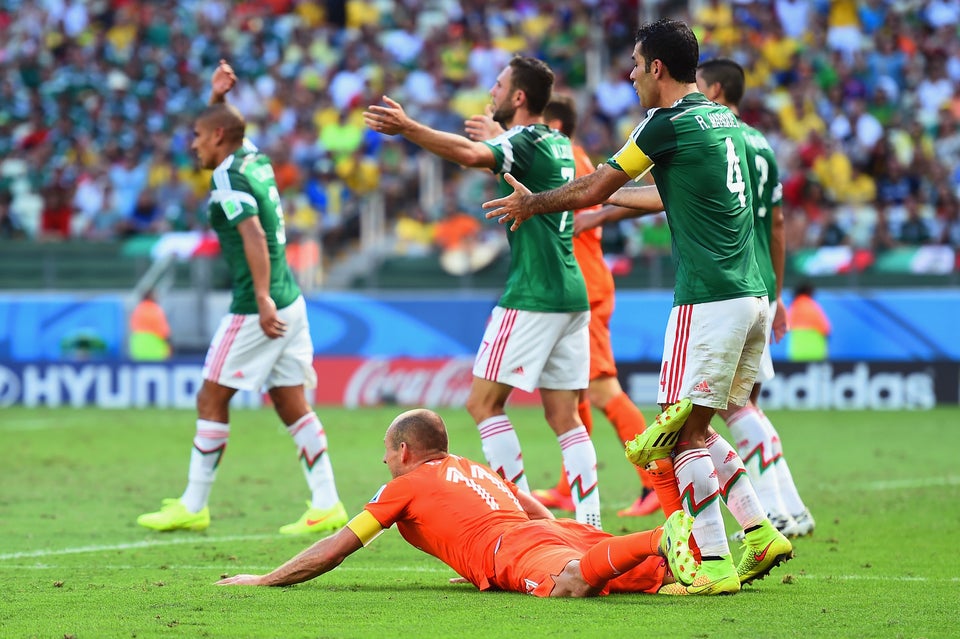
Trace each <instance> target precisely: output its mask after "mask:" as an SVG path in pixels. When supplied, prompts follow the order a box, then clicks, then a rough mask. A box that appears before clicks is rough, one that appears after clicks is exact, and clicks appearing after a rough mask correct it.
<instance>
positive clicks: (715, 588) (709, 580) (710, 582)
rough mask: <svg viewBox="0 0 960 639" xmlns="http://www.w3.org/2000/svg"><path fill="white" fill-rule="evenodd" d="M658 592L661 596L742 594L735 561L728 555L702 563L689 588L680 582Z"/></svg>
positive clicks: (664, 587) (668, 585)
mask: <svg viewBox="0 0 960 639" xmlns="http://www.w3.org/2000/svg"><path fill="white" fill-rule="evenodd" d="M657 592H658V593H659V594H661V595H732V594H734V593H737V592H740V578H739V577H738V576H737V568H736V566H734V565H733V559H732V558H731V557H730V556H729V555H727V556H726V557H721V558H720V559H711V560H708V561H704V562H702V563H701V564H700V568H699V569H698V570H697V576H696V577H694V578H693V583H692V584H690V585H689V586H684V585H683V584H682V583H679V582H678V583H673V584H667V585H666V586H663V587H662V588H661V589H660V590H658V591H657Z"/></svg>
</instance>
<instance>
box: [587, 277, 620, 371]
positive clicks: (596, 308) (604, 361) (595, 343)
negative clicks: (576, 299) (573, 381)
mask: <svg viewBox="0 0 960 639" xmlns="http://www.w3.org/2000/svg"><path fill="white" fill-rule="evenodd" d="M612 315H613V295H607V296H604V297H602V298H600V299H599V300H594V301H592V302H590V379H591V380H594V379H597V378H599V377H616V376H617V365H616V363H615V362H614V360H613V345H611V344H610V317H611V316H612Z"/></svg>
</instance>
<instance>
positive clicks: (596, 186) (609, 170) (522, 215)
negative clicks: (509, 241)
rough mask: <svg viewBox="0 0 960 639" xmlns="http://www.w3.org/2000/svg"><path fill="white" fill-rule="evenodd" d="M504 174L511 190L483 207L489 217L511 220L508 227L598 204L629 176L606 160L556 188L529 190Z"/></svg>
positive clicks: (505, 220)
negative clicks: (594, 169) (541, 216)
mask: <svg viewBox="0 0 960 639" xmlns="http://www.w3.org/2000/svg"><path fill="white" fill-rule="evenodd" d="M503 177H504V179H505V180H506V182H507V184H509V185H510V186H512V187H513V189H514V191H513V193H511V194H510V195H508V196H506V197H502V198H498V199H496V200H490V201H489V202H484V203H483V208H485V209H491V210H488V211H487V216H486V217H487V219H488V220H489V219H491V218H498V221H499V222H500V224H506V223H507V222H512V224H511V226H510V230H511V231H516V230H517V229H518V228H519V227H520V225H521V224H522V223H523V222H524V221H526V220H529V219H530V218H531V217H533V216H534V215H541V214H543V213H555V212H558V211H571V210H576V209H584V208H587V207H588V206H593V205H595V204H600V203H601V202H604V201H606V199H607V198H608V197H610V196H611V195H612V194H613V193H614V192H615V191H616V190H617V189H619V188H620V187H621V186H623V185H624V184H625V183H626V181H627V180H628V179H629V178H628V176H627V174H626V173H624V172H623V171H618V170H617V169H615V168H613V167H611V166H610V165H607V164H605V165H603V166H601V167H600V168H599V169H597V171H596V172H594V173H591V174H590V175H584V176H583V177H579V178H577V179H576V180H573V181H572V182H568V183H567V184H564V185H563V186H561V187H558V188H556V189H551V190H549V191H544V192H542V193H531V192H530V189H528V188H527V187H525V186H524V185H523V184H521V183H520V182H519V181H518V180H517V179H516V178H515V177H513V176H512V175H510V174H509V173H504V175H503Z"/></svg>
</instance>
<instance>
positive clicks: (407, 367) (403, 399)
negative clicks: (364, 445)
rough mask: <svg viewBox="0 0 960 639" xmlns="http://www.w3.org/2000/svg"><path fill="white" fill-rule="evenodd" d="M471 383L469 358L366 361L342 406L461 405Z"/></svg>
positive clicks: (348, 388)
mask: <svg viewBox="0 0 960 639" xmlns="http://www.w3.org/2000/svg"><path fill="white" fill-rule="evenodd" d="M472 380H473V360H472V359H467V358H452V359H444V360H423V361H418V360H405V359H369V360H366V361H364V363H363V364H362V365H361V366H360V367H359V368H358V369H357V370H356V371H354V373H353V375H352V376H351V377H350V379H349V381H348V382H347V385H346V388H345V390H344V393H343V395H344V396H343V404H344V405H345V406H348V407H351V408H353V407H357V406H378V405H382V404H399V405H402V406H433V407H435V406H463V405H464V403H465V402H466V400H467V396H468V395H469V394H470V384H471V382H472Z"/></svg>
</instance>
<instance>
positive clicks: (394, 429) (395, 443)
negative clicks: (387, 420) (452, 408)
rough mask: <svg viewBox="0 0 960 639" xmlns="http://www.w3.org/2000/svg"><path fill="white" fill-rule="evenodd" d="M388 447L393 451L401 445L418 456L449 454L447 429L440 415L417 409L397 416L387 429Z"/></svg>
mask: <svg viewBox="0 0 960 639" xmlns="http://www.w3.org/2000/svg"><path fill="white" fill-rule="evenodd" d="M386 443H387V445H388V446H389V447H390V448H392V449H393V450H397V449H398V448H400V444H401V443H406V444H407V447H408V448H409V449H410V450H411V451H412V452H414V453H415V454H417V455H424V456H426V455H433V454H436V453H446V452H447V446H448V445H449V444H448V441H447V427H446V425H445V424H444V423H443V419H442V418H441V417H440V415H437V414H436V413H435V412H433V411H432V410H427V409H425V408H417V409H414V410H409V411H407V412H405V413H402V414H400V415H399V416H397V418H396V419H394V420H393V423H392V424H390V428H388V429H387V436H386Z"/></svg>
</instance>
